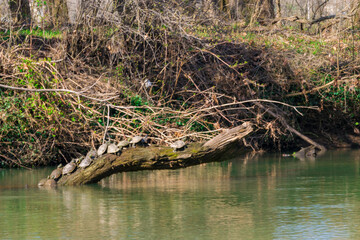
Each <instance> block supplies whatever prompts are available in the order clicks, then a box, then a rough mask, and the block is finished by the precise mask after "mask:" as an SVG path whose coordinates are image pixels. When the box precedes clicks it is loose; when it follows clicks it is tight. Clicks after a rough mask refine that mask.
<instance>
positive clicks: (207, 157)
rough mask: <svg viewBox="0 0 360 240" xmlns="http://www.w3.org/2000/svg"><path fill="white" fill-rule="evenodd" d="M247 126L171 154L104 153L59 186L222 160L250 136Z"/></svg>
mask: <svg viewBox="0 0 360 240" xmlns="http://www.w3.org/2000/svg"><path fill="white" fill-rule="evenodd" d="M252 131H253V128H252V126H251V124H250V123H244V124H242V125H241V126H238V127H235V128H233V129H230V130H227V131H226V132H224V133H221V134H219V135H218V136H217V137H215V138H213V139H211V140H210V141H208V142H206V143H205V144H200V143H193V144H190V145H189V146H188V147H187V148H186V149H185V150H184V151H178V152H174V151H173V149H172V148H170V147H160V146H152V147H146V148H130V149H126V150H124V151H123V152H122V153H121V155H120V156H116V155H113V154H106V155H104V156H101V157H99V158H98V159H96V160H95V161H94V163H93V164H92V165H90V166H89V167H87V168H85V169H80V168H78V169H77V170H76V171H75V172H74V173H72V174H71V175H67V176H62V178H60V180H59V182H58V185H83V184H89V183H96V182H98V181H100V180H101V179H103V178H105V177H108V176H110V175H111V174H114V173H119V172H126V171H138V170H154V169H176V168H183V167H187V166H191V165H196V164H201V163H205V162H211V161H217V160H219V159H221V157H219V156H221V154H223V153H224V152H225V151H226V150H228V149H229V148H230V146H231V145H232V144H233V143H235V142H238V140H240V139H242V138H243V137H245V136H246V135H248V134H250V133H251V132H252Z"/></svg>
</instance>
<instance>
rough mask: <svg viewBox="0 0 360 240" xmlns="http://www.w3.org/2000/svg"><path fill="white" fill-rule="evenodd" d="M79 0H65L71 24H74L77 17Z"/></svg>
mask: <svg viewBox="0 0 360 240" xmlns="http://www.w3.org/2000/svg"><path fill="white" fill-rule="evenodd" d="M81 2H82V1H81V0H67V1H66V4H67V9H68V14H69V22H70V23H71V24H76V23H77V19H78V17H79V13H80V8H81Z"/></svg>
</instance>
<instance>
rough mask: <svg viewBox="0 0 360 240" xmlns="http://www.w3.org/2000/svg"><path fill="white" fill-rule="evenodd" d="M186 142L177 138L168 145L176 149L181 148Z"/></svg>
mask: <svg viewBox="0 0 360 240" xmlns="http://www.w3.org/2000/svg"><path fill="white" fill-rule="evenodd" d="M185 145H186V143H185V142H184V141H182V140H178V141H176V142H174V143H173V144H171V145H170V147H172V148H173V149H174V150H177V149H181V148H183V147H185Z"/></svg>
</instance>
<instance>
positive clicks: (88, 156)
mask: <svg viewBox="0 0 360 240" xmlns="http://www.w3.org/2000/svg"><path fill="white" fill-rule="evenodd" d="M96 156H97V152H96V150H94V149H91V150H90V151H89V152H88V153H87V154H86V157H85V158H84V160H82V161H81V163H80V164H79V167H81V168H86V167H88V166H89V165H90V164H91V163H92V161H93V160H94V159H95V158H96Z"/></svg>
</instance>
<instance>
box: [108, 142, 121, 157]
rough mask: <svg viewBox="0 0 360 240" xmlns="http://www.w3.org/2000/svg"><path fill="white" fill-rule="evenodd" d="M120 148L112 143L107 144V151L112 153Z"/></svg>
mask: <svg viewBox="0 0 360 240" xmlns="http://www.w3.org/2000/svg"><path fill="white" fill-rule="evenodd" d="M120 150H121V149H120V148H119V147H118V146H116V145H115V144H114V143H112V144H110V145H109V146H108V149H107V152H108V153H112V154H114V153H117V152H119V151H120Z"/></svg>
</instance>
